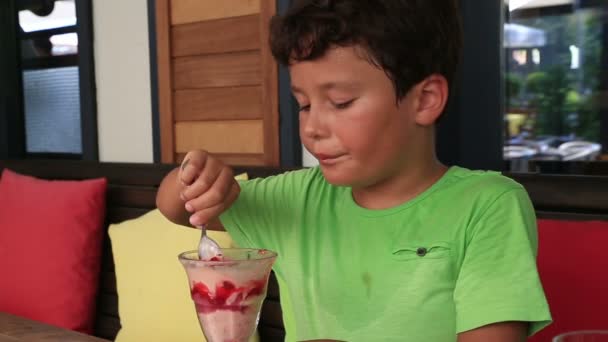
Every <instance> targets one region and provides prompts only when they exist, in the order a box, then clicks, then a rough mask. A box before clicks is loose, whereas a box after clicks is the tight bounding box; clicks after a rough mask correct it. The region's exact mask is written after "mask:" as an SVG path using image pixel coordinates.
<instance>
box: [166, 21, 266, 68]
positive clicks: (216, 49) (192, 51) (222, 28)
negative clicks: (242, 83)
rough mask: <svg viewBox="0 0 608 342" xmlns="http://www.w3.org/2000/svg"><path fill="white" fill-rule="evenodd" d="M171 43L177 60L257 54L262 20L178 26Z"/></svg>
mask: <svg viewBox="0 0 608 342" xmlns="http://www.w3.org/2000/svg"><path fill="white" fill-rule="evenodd" d="M171 43H172V54H173V56H174V57H180V56H192V55H201V54H209V53H220V52H231V51H246V50H257V49H259V48H260V16H259V15H258V14H255V15H247V16H243V17H236V18H226V19H218V20H209V21H202V22H198V23H192V24H186V25H179V26H175V27H174V28H173V30H172V33H171Z"/></svg>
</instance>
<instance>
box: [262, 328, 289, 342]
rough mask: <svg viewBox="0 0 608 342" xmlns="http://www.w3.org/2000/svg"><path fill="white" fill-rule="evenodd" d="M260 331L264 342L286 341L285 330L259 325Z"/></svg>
mask: <svg viewBox="0 0 608 342" xmlns="http://www.w3.org/2000/svg"><path fill="white" fill-rule="evenodd" d="M258 333H259V334H260V341H264V342H283V341H285V330H283V329H278V328H273V327H267V326H259V327H258Z"/></svg>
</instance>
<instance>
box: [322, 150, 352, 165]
mask: <svg viewBox="0 0 608 342" xmlns="http://www.w3.org/2000/svg"><path fill="white" fill-rule="evenodd" d="M344 156H345V155H344V154H335V155H329V154H322V153H319V154H315V157H316V158H317V160H319V163H321V164H323V165H333V164H336V163H337V162H339V161H340V159H341V158H342V157H344Z"/></svg>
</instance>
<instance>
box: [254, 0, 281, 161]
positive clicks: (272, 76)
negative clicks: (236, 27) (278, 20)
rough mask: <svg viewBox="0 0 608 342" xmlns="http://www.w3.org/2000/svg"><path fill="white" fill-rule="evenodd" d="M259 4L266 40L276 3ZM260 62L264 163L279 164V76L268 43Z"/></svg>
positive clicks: (262, 50) (263, 48)
mask: <svg viewBox="0 0 608 342" xmlns="http://www.w3.org/2000/svg"><path fill="white" fill-rule="evenodd" d="M260 6H261V7H260V20H259V25H260V34H261V37H262V38H261V40H262V41H264V42H266V41H268V37H269V36H270V19H271V18H272V16H273V15H274V14H275V13H276V4H275V2H274V1H262V2H261V5H260ZM260 62H261V65H262V107H263V108H264V159H265V165H266V166H279V164H280V151H279V80H278V78H279V76H278V66H277V63H276V62H275V60H274V58H273V56H272V53H271V51H270V47H269V45H268V44H264V45H263V46H262V49H261V50H260Z"/></svg>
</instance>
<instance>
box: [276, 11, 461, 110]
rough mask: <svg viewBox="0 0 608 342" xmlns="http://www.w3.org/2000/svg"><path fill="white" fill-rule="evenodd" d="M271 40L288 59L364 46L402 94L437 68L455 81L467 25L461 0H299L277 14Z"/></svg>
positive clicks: (281, 56)
mask: <svg viewBox="0 0 608 342" xmlns="http://www.w3.org/2000/svg"><path fill="white" fill-rule="evenodd" d="M270 46H271V50H272V54H273V55H274V57H275V59H276V60H277V61H278V62H279V63H281V64H283V65H289V64H291V63H292V62H297V61H304V60H314V59H316V58H319V57H322V56H323V55H324V54H325V52H326V51H327V50H328V49H330V48H332V47H335V46H343V47H346V46H360V47H362V48H363V49H364V53H365V54H366V55H367V56H365V57H366V58H368V59H369V61H370V62H371V63H372V64H374V65H376V66H378V67H380V68H381V69H382V70H384V72H386V74H387V75H388V77H389V78H390V79H391V80H392V82H393V85H394V88H395V94H396V96H397V99H401V98H403V96H405V94H407V92H408V91H409V90H410V88H411V87H412V86H414V85H415V84H417V83H419V82H421V81H422V80H424V79H425V78H426V77H428V76H430V75H431V74H434V73H438V74H441V75H443V76H444V77H445V78H446V79H447V80H448V84H450V85H451V83H452V80H453V77H454V73H455V71H456V68H457V67H458V63H459V60H460V54H461V49H462V26H461V19H460V13H459V11H458V6H457V5H456V0H296V1H295V3H294V5H293V6H292V7H291V8H290V9H289V10H288V11H287V13H285V14H284V15H282V16H275V17H274V18H273V19H272V21H271V28H270Z"/></svg>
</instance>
